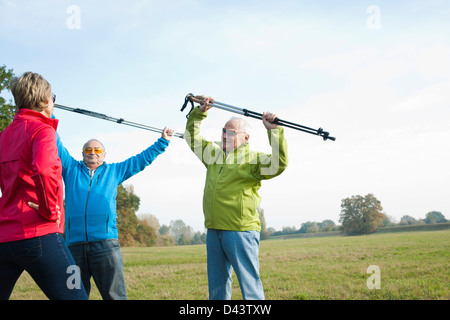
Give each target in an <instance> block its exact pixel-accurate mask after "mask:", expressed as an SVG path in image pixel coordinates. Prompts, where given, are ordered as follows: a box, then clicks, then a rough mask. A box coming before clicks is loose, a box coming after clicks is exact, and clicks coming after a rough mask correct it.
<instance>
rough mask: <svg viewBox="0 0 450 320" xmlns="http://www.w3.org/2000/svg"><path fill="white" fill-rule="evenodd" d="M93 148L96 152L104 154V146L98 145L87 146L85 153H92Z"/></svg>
mask: <svg viewBox="0 0 450 320" xmlns="http://www.w3.org/2000/svg"><path fill="white" fill-rule="evenodd" d="M92 150H94V153H95V154H102V153H103V149H102V148H98V147H95V148H92V147H86V148H84V149H83V153H84V154H90V153H92Z"/></svg>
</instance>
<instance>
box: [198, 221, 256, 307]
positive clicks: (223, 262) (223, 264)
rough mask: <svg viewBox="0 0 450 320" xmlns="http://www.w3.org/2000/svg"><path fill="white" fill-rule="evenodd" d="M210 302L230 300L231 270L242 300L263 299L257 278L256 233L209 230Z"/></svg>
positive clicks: (207, 247)
mask: <svg viewBox="0 0 450 320" xmlns="http://www.w3.org/2000/svg"><path fill="white" fill-rule="evenodd" d="M206 252H207V269H208V287H209V299H210V300H229V299H231V282H232V278H231V275H232V271H233V269H234V272H235V273H236V276H237V279H238V282H239V286H240V288H241V292H242V297H243V299H244V300H264V290H263V286H262V283H261V279H260V278H259V260H258V253H259V232H257V231H225V230H215V229H208V231H207V236H206Z"/></svg>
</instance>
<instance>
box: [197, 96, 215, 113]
mask: <svg viewBox="0 0 450 320" xmlns="http://www.w3.org/2000/svg"><path fill="white" fill-rule="evenodd" d="M210 102H214V99H213V98H212V97H207V98H205V99H204V100H203V104H201V105H200V107H199V109H200V111H201V112H206V111H208V110H209V109H211V108H212V105H210V104H209V103H210Z"/></svg>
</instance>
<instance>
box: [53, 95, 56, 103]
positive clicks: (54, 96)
mask: <svg viewBox="0 0 450 320" xmlns="http://www.w3.org/2000/svg"><path fill="white" fill-rule="evenodd" d="M55 101H56V94H53V103H55Z"/></svg>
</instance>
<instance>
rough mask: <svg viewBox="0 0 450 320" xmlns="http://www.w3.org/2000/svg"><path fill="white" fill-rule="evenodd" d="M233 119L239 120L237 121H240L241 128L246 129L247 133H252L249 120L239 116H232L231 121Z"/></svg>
mask: <svg viewBox="0 0 450 320" xmlns="http://www.w3.org/2000/svg"><path fill="white" fill-rule="evenodd" d="M231 120H237V122H238V123H239V129H240V130H242V131H244V132H245V133H248V134H250V132H249V130H250V129H251V128H250V125H249V124H248V122H247V121H245V120H244V119H242V118H239V117H231V119H230V121H231Z"/></svg>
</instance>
